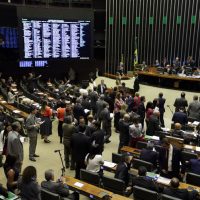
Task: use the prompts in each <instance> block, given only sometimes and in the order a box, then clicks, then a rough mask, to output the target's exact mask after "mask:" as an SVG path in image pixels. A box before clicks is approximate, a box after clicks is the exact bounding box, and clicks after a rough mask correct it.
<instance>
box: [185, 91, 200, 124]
mask: <svg viewBox="0 0 200 200" xmlns="http://www.w3.org/2000/svg"><path fill="white" fill-rule="evenodd" d="M187 112H188V116H189V117H191V118H193V119H196V120H197V121H200V102H199V101H198V96H197V95H195V96H194V97H193V102H191V103H190V104H189V107H188V110H187Z"/></svg>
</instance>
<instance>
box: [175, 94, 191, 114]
mask: <svg viewBox="0 0 200 200" xmlns="http://www.w3.org/2000/svg"><path fill="white" fill-rule="evenodd" d="M174 107H175V108H176V109H175V111H176V112H177V111H178V110H179V108H180V107H183V108H185V107H188V102H187V100H186V99H185V98H182V97H181V98H176V100H175V102H174Z"/></svg>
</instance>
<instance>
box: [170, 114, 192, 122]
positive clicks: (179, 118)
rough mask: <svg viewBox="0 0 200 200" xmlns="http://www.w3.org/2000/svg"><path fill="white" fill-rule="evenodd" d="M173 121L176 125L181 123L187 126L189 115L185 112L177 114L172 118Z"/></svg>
mask: <svg viewBox="0 0 200 200" xmlns="http://www.w3.org/2000/svg"><path fill="white" fill-rule="evenodd" d="M172 121H173V122H174V123H180V124H182V125H185V124H187V123H188V117H187V114H186V113H184V112H175V113H174V115H173V117H172Z"/></svg>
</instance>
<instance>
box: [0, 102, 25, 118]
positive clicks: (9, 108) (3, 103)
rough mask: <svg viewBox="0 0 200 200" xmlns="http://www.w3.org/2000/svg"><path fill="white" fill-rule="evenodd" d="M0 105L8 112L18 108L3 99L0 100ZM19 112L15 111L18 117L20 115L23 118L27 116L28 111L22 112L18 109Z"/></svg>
mask: <svg viewBox="0 0 200 200" xmlns="http://www.w3.org/2000/svg"><path fill="white" fill-rule="evenodd" d="M0 105H1V106H2V107H3V108H5V109H6V110H8V111H9V112H12V113H13V111H14V110H19V109H18V108H16V107H14V106H12V105H10V104H8V103H7V102H5V101H3V100H0ZM19 111H20V112H19V113H17V115H19V116H20V117H22V118H24V119H26V118H27V117H28V115H29V114H28V113H26V112H23V111H21V110H19Z"/></svg>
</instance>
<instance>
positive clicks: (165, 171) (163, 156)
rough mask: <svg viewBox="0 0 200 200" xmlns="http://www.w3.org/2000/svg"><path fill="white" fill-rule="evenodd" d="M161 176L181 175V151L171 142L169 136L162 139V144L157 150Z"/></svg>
mask: <svg viewBox="0 0 200 200" xmlns="http://www.w3.org/2000/svg"><path fill="white" fill-rule="evenodd" d="M157 151H158V153H159V156H158V162H159V169H160V174H161V176H164V177H167V178H172V177H177V178H179V177H180V162H181V151H180V150H179V149H177V148H176V147H174V146H172V145H171V144H170V143H169V140H168V139H167V138H164V139H163V140H162V146H161V147H160V148H159V149H158V150H157Z"/></svg>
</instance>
